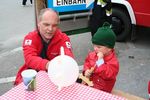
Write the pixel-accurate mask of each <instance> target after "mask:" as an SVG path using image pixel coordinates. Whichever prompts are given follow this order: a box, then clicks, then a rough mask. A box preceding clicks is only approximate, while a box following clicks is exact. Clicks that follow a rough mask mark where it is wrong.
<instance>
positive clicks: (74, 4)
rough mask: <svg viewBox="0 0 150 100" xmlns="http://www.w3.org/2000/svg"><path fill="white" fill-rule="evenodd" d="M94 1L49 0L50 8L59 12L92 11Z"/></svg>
mask: <svg viewBox="0 0 150 100" xmlns="http://www.w3.org/2000/svg"><path fill="white" fill-rule="evenodd" d="M93 2H94V0H48V8H52V9H54V10H56V11H58V12H67V11H79V10H88V9H92V7H93Z"/></svg>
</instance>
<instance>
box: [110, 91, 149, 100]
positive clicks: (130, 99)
mask: <svg viewBox="0 0 150 100" xmlns="http://www.w3.org/2000/svg"><path fill="white" fill-rule="evenodd" d="M112 94H114V95H118V96H122V97H125V98H126V99H128V100H146V99H144V98H141V97H138V96H135V95H132V94H129V93H126V92H123V91H120V90H115V89H114V90H113V91H112Z"/></svg>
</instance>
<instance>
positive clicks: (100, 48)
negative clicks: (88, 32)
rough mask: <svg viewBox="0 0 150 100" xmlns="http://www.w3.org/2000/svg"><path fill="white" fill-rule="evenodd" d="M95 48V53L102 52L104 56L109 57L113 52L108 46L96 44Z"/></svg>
mask: <svg viewBox="0 0 150 100" xmlns="http://www.w3.org/2000/svg"><path fill="white" fill-rule="evenodd" d="M93 47H94V51H95V52H96V53H99V52H102V53H103V55H107V54H109V52H110V51H111V48H108V47H106V46H101V45H95V44H93Z"/></svg>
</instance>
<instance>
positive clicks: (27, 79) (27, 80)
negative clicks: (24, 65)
mask: <svg viewBox="0 0 150 100" xmlns="http://www.w3.org/2000/svg"><path fill="white" fill-rule="evenodd" d="M36 74H37V72H36V70H33V69H27V70H24V71H23V72H22V73H21V75H22V79H23V83H24V85H25V86H26V89H27V90H34V89H35V77H36Z"/></svg>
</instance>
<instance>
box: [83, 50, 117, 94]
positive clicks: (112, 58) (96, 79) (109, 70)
mask: <svg viewBox="0 0 150 100" xmlns="http://www.w3.org/2000/svg"><path fill="white" fill-rule="evenodd" d="M103 59H104V64H102V65H100V66H97V65H96V67H95V70H94V72H93V73H92V75H91V76H90V80H91V81H93V84H94V86H93V87H94V88H97V89H99V90H103V91H106V92H111V91H112V88H113V86H114V84H115V81H116V76H117V74H118V71H119V62H118V60H117V57H116V55H115V52H114V50H112V52H111V54H109V55H107V56H105V57H104V58H103ZM97 60H98V57H97V55H96V53H95V52H90V53H89V54H88V56H87V58H86V59H85V63H84V69H83V73H84V72H85V71H86V70H87V69H90V68H91V67H94V65H95V63H96V61H97Z"/></svg>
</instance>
